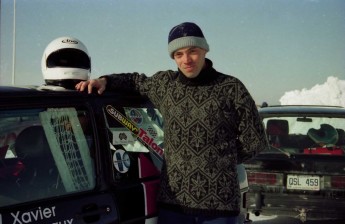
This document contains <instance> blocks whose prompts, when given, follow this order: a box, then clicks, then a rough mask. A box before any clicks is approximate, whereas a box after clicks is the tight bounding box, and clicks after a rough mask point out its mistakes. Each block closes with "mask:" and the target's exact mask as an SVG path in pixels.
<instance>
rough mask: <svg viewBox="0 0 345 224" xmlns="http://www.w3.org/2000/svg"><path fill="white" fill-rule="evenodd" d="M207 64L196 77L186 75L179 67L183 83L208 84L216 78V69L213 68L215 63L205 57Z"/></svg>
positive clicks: (191, 84) (180, 78)
mask: <svg viewBox="0 0 345 224" xmlns="http://www.w3.org/2000/svg"><path fill="white" fill-rule="evenodd" d="M205 63H206V66H205V68H203V69H202V70H201V71H200V73H199V75H198V76H197V77H195V78H188V77H186V76H185V75H184V74H183V73H182V71H181V70H180V69H179V70H178V72H179V75H178V77H179V80H180V82H181V83H183V84H185V85H188V86H199V85H206V84H208V83H210V82H211V81H213V80H214V79H215V78H216V70H215V69H214V68H213V63H212V61H211V60H210V59H208V58H205Z"/></svg>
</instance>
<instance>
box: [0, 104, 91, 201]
mask: <svg viewBox="0 0 345 224" xmlns="http://www.w3.org/2000/svg"><path fill="white" fill-rule="evenodd" d="M89 124H90V122H89V117H88V114H87V112H86V111H85V110H77V109H76V108H48V109H45V108H42V109H30V110H21V109H19V110H11V111H1V112H0V161H1V163H0V189H1V192H0V206H6V205H11V204H15V203H21V202H27V201H32V200H37V199H42V198H49V197H54V196H60V195H65V194H70V193H73V192H80V191H86V190H90V189H92V188H94V186H95V178H94V177H95V175H94V162H93V158H92V155H91V151H90V150H91V149H92V148H93V137H92V135H91V127H90V126H89Z"/></svg>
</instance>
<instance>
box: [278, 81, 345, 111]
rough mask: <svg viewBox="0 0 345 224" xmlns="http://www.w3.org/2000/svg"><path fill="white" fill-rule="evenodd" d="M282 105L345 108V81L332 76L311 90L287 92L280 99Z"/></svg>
mask: <svg viewBox="0 0 345 224" xmlns="http://www.w3.org/2000/svg"><path fill="white" fill-rule="evenodd" d="M279 101H280V104H281V105H329V106H343V107H345V80H340V79H338V78H337V77H334V76H330V77H328V78H327V81H326V82H325V83H323V84H317V85H315V86H314V87H312V88H311V89H306V88H303V89H302V90H293V91H289V92H286V93H285V94H284V95H283V96H282V97H281V98H280V100H279Z"/></svg>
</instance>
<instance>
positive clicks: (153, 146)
mask: <svg viewBox="0 0 345 224" xmlns="http://www.w3.org/2000/svg"><path fill="white" fill-rule="evenodd" d="M106 111H107V113H108V114H109V115H110V116H112V117H113V118H115V119H116V120H117V121H118V122H120V123H121V124H122V125H123V126H125V127H126V128H127V129H128V130H130V131H131V132H132V133H133V134H134V135H136V137H137V139H138V141H139V142H140V143H142V144H143V145H145V147H146V148H147V149H149V150H150V152H152V154H153V155H154V156H155V157H156V158H157V159H158V160H160V161H162V160H163V149H162V148H161V147H159V146H158V144H157V143H155V142H154V139H153V138H152V137H150V136H149V135H148V133H147V132H148V131H145V130H144V129H142V128H139V127H137V126H136V125H135V124H134V123H133V122H132V121H130V120H129V119H127V117H126V116H124V115H123V114H121V113H120V112H119V111H118V110H116V109H115V108H114V107H113V106H111V105H107V106H106Z"/></svg>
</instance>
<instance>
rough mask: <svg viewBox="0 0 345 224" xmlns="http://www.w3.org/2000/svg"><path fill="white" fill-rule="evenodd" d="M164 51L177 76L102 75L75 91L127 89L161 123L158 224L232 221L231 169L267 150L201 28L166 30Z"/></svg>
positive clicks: (235, 198)
mask: <svg viewBox="0 0 345 224" xmlns="http://www.w3.org/2000/svg"><path fill="white" fill-rule="evenodd" d="M168 51H169V54H170V57H171V58H173V59H174V60H175V62H176V64H177V66H178V71H170V70H169V71H163V72H157V73H156V74H155V75H153V76H152V77H146V76H145V75H143V74H142V75H140V74H138V73H132V74H113V75H108V76H101V77H100V78H99V79H95V80H88V81H85V82H81V83H79V84H77V85H76V89H77V90H79V91H84V90H85V89H87V90H88V92H89V93H91V92H92V89H93V88H95V89H97V90H98V93H99V94H101V93H102V92H103V91H104V90H105V89H107V90H112V89H115V88H116V89H132V90H135V91H138V92H139V93H140V94H142V95H146V96H148V97H149V98H150V100H151V101H152V102H153V103H154V104H155V106H156V107H157V108H158V109H159V110H160V112H161V113H162V115H163V118H164V136H165V137H164V138H165V140H164V157H165V161H164V164H163V168H162V173H161V189H160V192H159V196H158V204H159V209H160V213H159V217H158V223H164V224H168V223H174V224H176V223H179V224H181V223H203V224H206V223H224V224H225V223H236V216H238V214H239V211H240V207H239V205H240V190H239V184H238V180H237V172H236V165H237V164H239V163H242V162H243V161H245V160H247V159H250V158H252V157H253V156H255V155H256V154H257V153H258V152H260V151H261V150H263V149H264V148H265V147H266V146H267V141H266V137H265V134H264V128H263V125H262V122H261V119H260V118H259V115H258V111H257V109H256V105H255V102H254V101H253V99H252V97H251V96H250V94H249V92H248V91H247V89H246V88H245V86H244V85H243V84H242V83H241V82H240V81H239V80H238V79H237V78H235V77H232V76H228V75H224V74H222V73H219V72H217V71H216V70H215V69H214V68H213V67H212V62H211V60H209V59H207V58H205V57H206V53H207V52H208V51H209V46H208V44H207V41H206V39H205V37H204V35H203V33H202V31H201V29H200V28H199V27H198V26H197V25H196V24H194V23H190V22H186V23H182V24H179V25H177V26H175V27H174V28H172V30H171V31H170V33H169V38H168Z"/></svg>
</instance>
